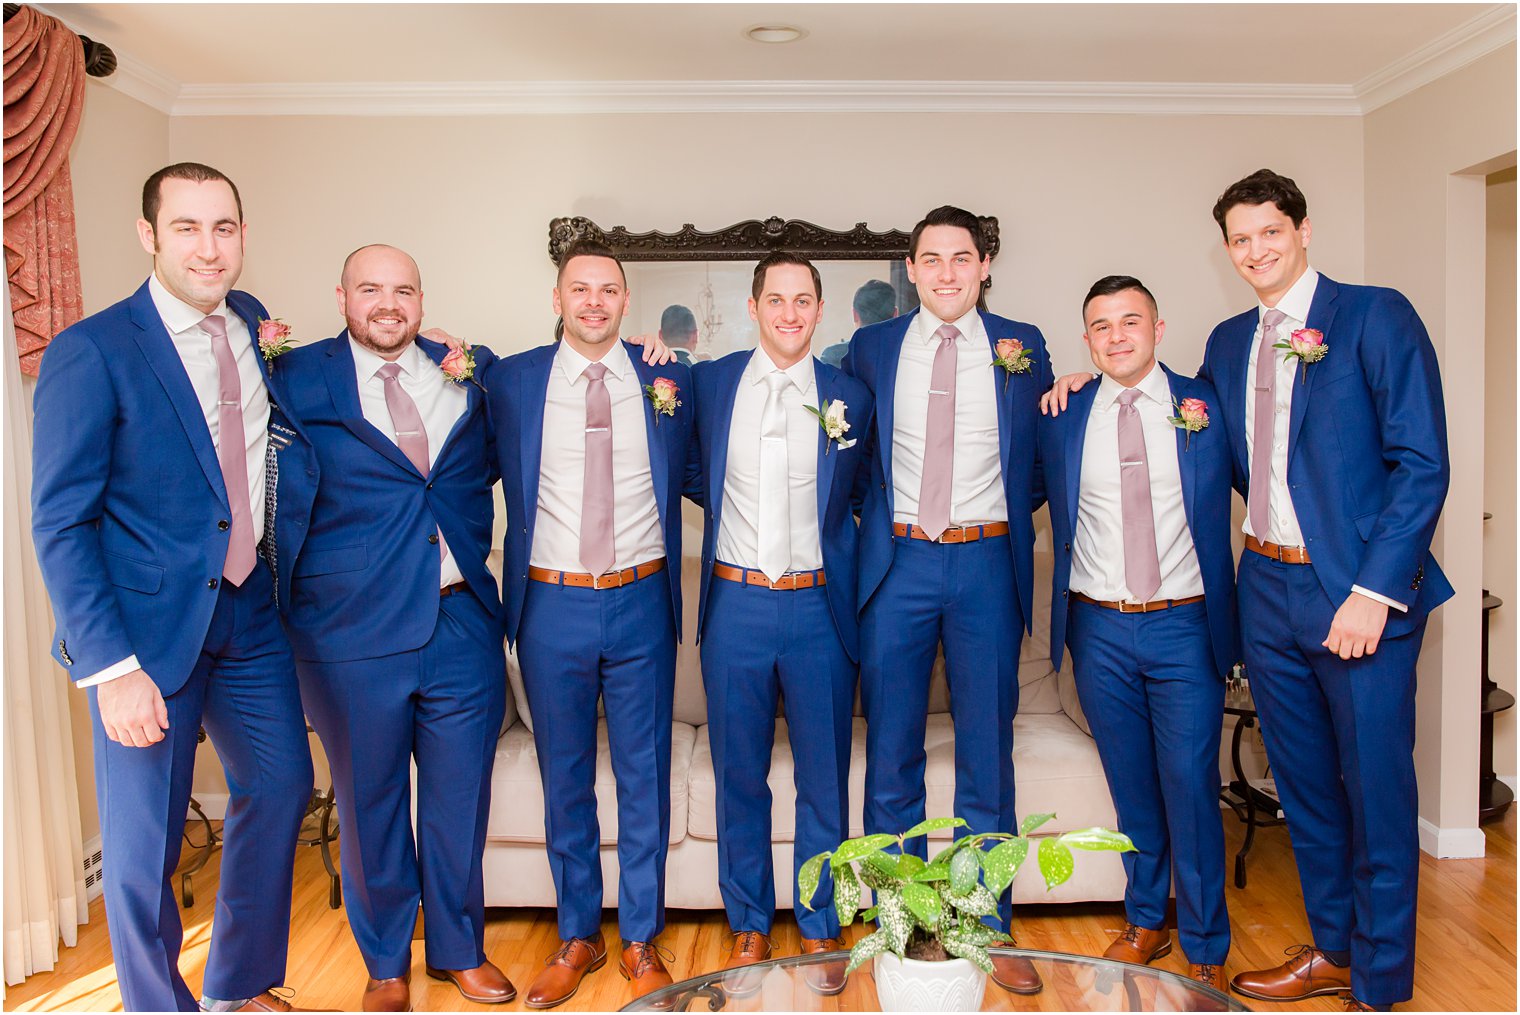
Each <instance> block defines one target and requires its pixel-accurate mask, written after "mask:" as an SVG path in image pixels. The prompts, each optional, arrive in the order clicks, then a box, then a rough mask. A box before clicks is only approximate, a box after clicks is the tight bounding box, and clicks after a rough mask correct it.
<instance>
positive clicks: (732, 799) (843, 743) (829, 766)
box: [702, 579, 858, 938]
mask: <svg viewBox="0 0 1520 1015" xmlns="http://www.w3.org/2000/svg"><path fill="white" fill-rule="evenodd" d="M707 611H708V612H707V624H706V627H705V630H704V632H703V640H702V681H703V683H704V684H705V685H706V688H707V719H708V727H707V734H708V737H709V741H710V743H711V746H712V757H713V775H714V778H715V779H716V782H717V811H718V888H719V890H720V891H721V892H722V895H723V906H724V908H725V909H726V910H727V912H728V924H729V926H730V927H731V928H732V929H733V930H734V932H735V933H739V932H741V931H747V930H754V931H760V932H761V933H764V934H769V933H770V929H771V920H772V918H773V917H774V915H775V911H776V884H775V865H774V863H773V859H772V856H771V791H770V786H769V785H768V784H767V782H766V777H767V776H768V775H769V773H770V768H771V749H772V746H773V744H774V742H775V735H776V719H775V716H776V701H777V698H778V696H779V697H781V698H783V699H784V700H785V702H786V720H787V732H788V735H789V738H790V740H791V746H792V760H793V763H794V765H795V769H794V782H795V784H796V789H797V811H796V834H795V837H794V839H793V848H792V858H793V863H792V871H791V876H792V879H793V880H792V883H793V885H795V884H796V877H797V870H798V868H800V867H801V866H802V863H803V861H805V860H806V859H807V858H808V857H811V856H816V855H817V854H819V853H822V852H824V851H826V850H832V849H834V848H835V847H836V846H838V845H839V844H840V843H841V842H843V841H844V840H845V839H846V838H848V837H849V780H850V723H851V718H852V713H853V709H854V705H855V679H856V675H857V672H858V671H857V669H856V666H855V664H854V663H853V662H851V661H850V657H849V654H848V653H846V652H845V650H844V645H843V644H841V643H840V641H839V634H838V631H837V630H836V628H835V626H834V620H833V616H832V614H831V613H830V612H829V601H828V589H827V587H814V588H810V589H799V590H796V591H790V592H788V591H777V590H773V589H768V588H764V587H761V586H758V585H741V584H739V583H737V582H732V581H725V580H722V579H714V580H713V583H712V589H711V591H710V593H709V598H708V601H707ZM794 895H795V892H794ZM811 901H812V908H811V909H809V908H808V907H807V906H806V905H804V902H803V900H802V899H801V898H797V900H796V902H795V904H794V906H793V909H794V910H795V912H796V915H797V925H798V927H799V928H800V929H801V931H802V936H803V937H808V938H832V937H836V936H837V935H838V934H839V919H838V917H837V916H836V915H835V913H834V907H833V884H832V882H831V881H830V880H829V878H828V877H827V876H825V877H824V879H823V881H822V883H820V885H819V887H818V893H817V895H816V896H814V898H813V899H812V900H811Z"/></svg>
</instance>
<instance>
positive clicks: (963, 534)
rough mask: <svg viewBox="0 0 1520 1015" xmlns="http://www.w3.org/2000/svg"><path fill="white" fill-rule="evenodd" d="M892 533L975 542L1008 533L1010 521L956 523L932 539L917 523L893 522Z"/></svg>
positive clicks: (952, 541)
mask: <svg viewBox="0 0 1520 1015" xmlns="http://www.w3.org/2000/svg"><path fill="white" fill-rule="evenodd" d="M892 535H894V536H909V537H911V538H913V539H924V540H928V541H929V542H931V543H974V542H976V541H977V540H978V539H991V538H992V537H993V536H1006V535H1008V523H1007V522H988V523H987V524H986V525H956V526H952V527H951V528H948V529H946V530H945V531H944V532H941V533H940V534H939V538H938V539H931V538H930V537H929V534H928V533H927V532H925V531H924V530H923V529H921V528H919V527H918V526H917V525H906V524H904V523H902V522H893V523H892Z"/></svg>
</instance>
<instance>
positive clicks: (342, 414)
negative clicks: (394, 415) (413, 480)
mask: <svg viewBox="0 0 1520 1015" xmlns="http://www.w3.org/2000/svg"><path fill="white" fill-rule="evenodd" d="M349 341H350V339H349V337H348V329H346V328H345V329H344V330H343V333H342V334H340V335H339V336H338V337H337V339H335V340H334V341H333V342H332V343H330V344H329V345H328V347H327V355H326V356H324V357H323V358H322V373H323V376H324V377H326V379H327V393H328V395H329V396H331V398H332V403H333V407H334V408H335V409H336V410H337V411H338V418H339V419H340V420H342V421H343V425H344V426H346V427H347V428H348V429H349V432H351V433H352V434H353V435H354V436H355V437H357V438H359V439H360V440H361V441H363V442H364V443H365V444H368V445H369V446H370V447H371V448H373V449H374V450H375V451H377V452H379V453H380V455H381V457H383V458H386V459H388V460H390V461H391V462H393V463H395V465H396V467H397V468H400V469H405V470H406V471H407V472H410V473H412V474H413V475H415V476H420V475H422V474H421V473H420V472H418V471H417V467H416V466H415V465H413V464H412V463H411V460H410V459H409V458H407V457H406V455H404V454H402V452H401V449H400V448H399V447H397V446H396V442H395V441H393V440H391V439H390V438H389V437H387V436H385V434H383V433H381V432H380V431H379V430H378V429H376V428H375V426H374V424H372V423H371V422H370V421H369V420H367V419H365V418H364V410H363V408H361V407H360V405H359V377H358V374H357V373H356V372H355V368H354V352H353V348H352V347H351V346H350V345H349Z"/></svg>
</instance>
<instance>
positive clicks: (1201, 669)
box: [1040, 275, 1239, 990]
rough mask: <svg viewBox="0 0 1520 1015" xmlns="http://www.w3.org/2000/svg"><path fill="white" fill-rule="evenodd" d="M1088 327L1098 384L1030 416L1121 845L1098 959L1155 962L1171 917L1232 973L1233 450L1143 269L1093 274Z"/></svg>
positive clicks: (1203, 971)
mask: <svg viewBox="0 0 1520 1015" xmlns="http://www.w3.org/2000/svg"><path fill="white" fill-rule="evenodd" d="M1082 318H1083V325H1084V332H1083V336H1082V337H1083V340H1084V341H1085V342H1086V343H1087V347H1088V350H1089V352H1090V353H1091V354H1092V360H1093V364H1094V365H1095V366H1096V367H1097V368H1098V369H1099V371H1101V374H1102V378H1103V379H1102V383H1100V384H1096V385H1089V386H1088V387H1087V388H1086V389H1085V390H1083V391H1081V392H1078V393H1077V394H1075V395H1073V396H1072V397H1071V401H1070V404H1069V406H1068V409H1067V411H1066V412H1064V413H1061V414H1060V415H1059V416H1054V417H1051V416H1046V417H1042V418H1041V420H1040V462H1041V466H1042V468H1043V470H1044V474H1045V489H1046V492H1047V494H1048V496H1049V501H1050V524H1051V541H1052V543H1053V545H1054V547H1055V570H1054V573H1053V575H1052V586H1053V588H1052V596H1051V621H1050V647H1051V662H1052V663H1053V664H1054V665H1055V667H1056V668H1057V669H1059V668H1060V666H1061V656H1062V652H1063V649H1065V648H1070V649H1071V654H1072V662H1073V668H1074V670H1075V674H1076V681H1077V693H1078V694H1079V696H1080V697H1081V699H1082V709H1083V711H1084V712H1085V713H1086V715H1087V719H1088V722H1089V724H1090V725H1091V727H1092V735H1093V739H1094V740H1095V741H1096V742H1097V745H1098V753H1099V754H1100V756H1101V757H1102V760H1103V772H1104V774H1105V775H1106V776H1107V778H1108V785H1109V789H1110V791H1111V792H1112V794H1113V798H1114V808H1115V810H1117V811H1118V815H1119V827H1120V829H1121V830H1122V831H1124V832H1125V834H1127V835H1128V836H1129V837H1130V839H1131V840H1132V841H1133V842H1134V844H1135V849H1136V852H1133V853H1125V854H1124V868H1125V873H1126V875H1127V876H1128V881H1129V884H1128V888H1127V890H1126V892H1125V896H1124V908H1125V919H1126V924H1125V927H1124V931H1123V932H1122V933H1121V934H1120V935H1119V937H1118V938H1117V939H1116V940H1115V941H1114V942H1113V944H1112V945H1110V947H1109V948H1108V950H1107V951H1106V952H1104V956H1105V957H1106V958H1112V959H1119V960H1121V961H1125V962H1136V963H1148V962H1150V961H1151V960H1152V959H1156V958H1160V957H1161V956H1163V955H1166V954H1167V953H1169V952H1170V951H1171V949H1172V942H1171V935H1170V934H1169V933H1168V931H1167V930H1166V908H1167V899H1168V897H1169V896H1170V894H1171V886H1172V883H1173V880H1174V871H1175V883H1176V889H1177V925H1178V931H1179V937H1180V939H1181V943H1182V949H1183V951H1184V952H1186V953H1187V957H1188V959H1189V961H1190V962H1191V973H1192V976H1193V978H1194V979H1197V980H1199V981H1201V982H1203V983H1206V984H1208V985H1209V986H1211V987H1213V988H1214V989H1216V990H1223V989H1224V986H1225V982H1224V976H1223V966H1224V960H1225V956H1226V955H1227V954H1228V953H1229V950H1230V921H1229V917H1228V915H1227V913H1226V911H1225V901H1224V830H1223V826H1222V825H1221V823H1220V814H1219V736H1220V729H1221V720H1222V719H1223V714H1224V674H1225V673H1226V672H1227V671H1228V670H1229V669H1230V667H1232V666H1233V665H1234V664H1235V660H1236V657H1237V653H1238V650H1239V636H1238V631H1237V627H1236V618H1235V562H1234V559H1233V557H1232V550H1231V548H1230V478H1231V472H1230V447H1229V438H1228V436H1227V435H1226V433H1225V432H1224V428H1223V427H1222V426H1210V425H1209V423H1210V420H1209V418H1208V413H1209V412H1211V411H1213V412H1217V411H1218V398H1217V397H1216V396H1215V394H1214V390H1213V389H1212V388H1211V387H1209V385H1208V384H1207V383H1206V382H1204V381H1199V380H1194V379H1192V378H1186V377H1181V376H1178V375H1177V374H1174V373H1172V371H1170V370H1168V369H1167V368H1166V367H1165V366H1164V365H1162V364H1160V363H1158V362H1157V360H1156V346H1157V345H1158V344H1159V343H1160V342H1161V339H1162V336H1163V335H1164V334H1165V333H1166V322H1165V321H1163V320H1161V319H1160V318H1159V317H1158V316H1157V311H1156V302H1155V298H1154V297H1153V296H1152V295H1151V292H1150V290H1148V289H1146V288H1145V286H1144V285H1142V284H1141V283H1140V281H1139V280H1138V279H1135V278H1131V277H1129V276H1125V275H1111V276H1109V277H1107V278H1103V279H1099V280H1098V281H1097V282H1096V283H1094V284H1093V286H1092V288H1091V289H1090V290H1089V291H1088V293H1087V298H1086V300H1085V301H1084V302H1083V305H1082Z"/></svg>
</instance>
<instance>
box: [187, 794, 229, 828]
mask: <svg viewBox="0 0 1520 1015" xmlns="http://www.w3.org/2000/svg"><path fill="white" fill-rule="evenodd" d="M227 800H228V794H226V793H197V794H196V795H195V802H196V803H198V804H200V805H201V810H203V811H205V812H206V817H208V818H210V819H211V820H212V821H221V820H222V819H223V818H225V817H226V816H227ZM185 817H186V819H187V820H190V821H194V820H196V818H195V812H194V811H186V812H185Z"/></svg>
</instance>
